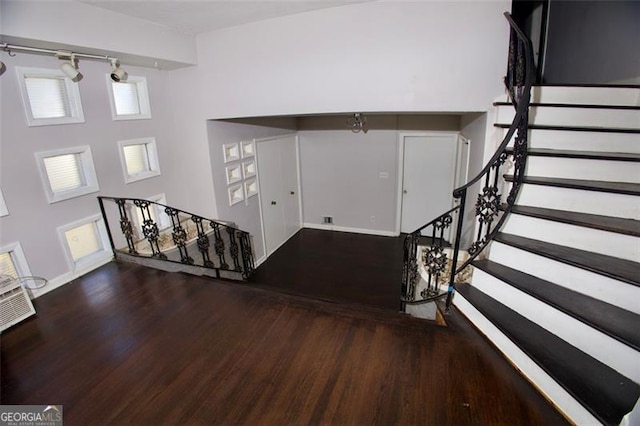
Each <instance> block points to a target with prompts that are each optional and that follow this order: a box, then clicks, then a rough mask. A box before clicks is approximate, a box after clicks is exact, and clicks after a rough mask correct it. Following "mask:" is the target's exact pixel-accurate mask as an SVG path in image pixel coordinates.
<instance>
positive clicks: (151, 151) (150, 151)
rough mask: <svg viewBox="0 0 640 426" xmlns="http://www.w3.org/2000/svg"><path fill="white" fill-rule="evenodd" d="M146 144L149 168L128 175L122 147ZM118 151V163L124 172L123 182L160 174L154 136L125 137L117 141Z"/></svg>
mask: <svg viewBox="0 0 640 426" xmlns="http://www.w3.org/2000/svg"><path fill="white" fill-rule="evenodd" d="M143 144H144V145H147V161H148V163H149V170H147V171H144V172H142V173H135V174H132V175H130V174H129V171H128V170H127V161H126V158H125V155H124V147H125V146H129V145H143ZM118 152H119V153H120V164H121V165H122V173H123V174H124V181H125V183H132V182H136V181H139V180H142V179H149V178H152V177H154V176H158V175H160V162H159V161H158V149H157V147H156V138H140V139H127V140H124V141H118Z"/></svg>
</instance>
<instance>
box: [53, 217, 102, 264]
mask: <svg viewBox="0 0 640 426" xmlns="http://www.w3.org/2000/svg"><path fill="white" fill-rule="evenodd" d="M92 222H95V223H96V226H97V229H98V238H99V240H100V244H101V245H102V250H100V251H97V252H95V253H93V254H90V255H87V256H85V257H83V258H81V259H78V260H74V259H73V255H72V254H71V249H70V248H69V245H68V244H67V238H66V236H65V232H67V231H69V230H71V229H74V228H78V227H80V226H82V225H86V224H88V223H92ZM57 230H58V237H59V239H60V244H61V245H62V249H63V251H64V255H65V257H66V258H67V263H68V264H69V267H70V268H71V271H73V272H77V271H82V270H88V269H91V268H92V267H94V266H96V265H99V264H102V263H104V262H105V261H106V260H109V259H111V258H112V257H113V252H112V250H111V243H110V242H109V234H108V233H107V227H106V226H105V224H104V219H103V218H102V216H101V215H100V214H96V215H93V216H89V217H85V218H84V219H80V220H77V221H75V222H72V223H68V224H66V225H62V226H59V227H58V228H57Z"/></svg>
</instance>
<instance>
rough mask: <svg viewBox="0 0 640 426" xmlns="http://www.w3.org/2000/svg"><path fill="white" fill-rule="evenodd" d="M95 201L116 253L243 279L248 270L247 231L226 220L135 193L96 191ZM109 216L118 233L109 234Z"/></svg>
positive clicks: (250, 251) (250, 255)
mask: <svg viewBox="0 0 640 426" xmlns="http://www.w3.org/2000/svg"><path fill="white" fill-rule="evenodd" d="M98 202H99V204H100V211H101V213H102V217H103V219H104V223H105V225H106V229H107V234H108V237H109V242H110V244H111V248H112V250H113V253H114V255H115V256H116V258H118V255H119V254H120V255H126V256H133V257H138V258H150V259H157V260H163V261H167V262H173V263H180V264H183V265H188V266H194V267H201V268H206V269H209V270H212V271H213V275H215V276H216V277H217V278H220V277H223V278H230V277H231V276H237V277H238V278H240V277H242V278H244V279H247V278H248V277H249V276H250V275H251V274H252V273H253V270H254V268H255V265H254V259H253V249H252V247H251V235H250V234H249V233H248V232H245V231H242V230H240V229H237V228H236V227H235V226H233V225H232V224H230V223H224V222H221V221H217V220H212V219H207V218H204V217H202V216H198V215H196V214H193V213H189V212H186V211H184V210H180V209H177V208H175V207H170V206H167V205H164V204H160V203H158V202H155V201H149V200H144V199H139V198H117V197H102V196H100V197H98ZM106 202H112V203H113V204H111V205H108V204H107V203H106ZM109 219H111V223H114V224H115V222H117V223H118V226H117V227H116V226H115V225H114V227H113V228H115V229H118V228H119V230H120V232H119V233H116V234H115V235H114V232H112V227H111V226H110V225H109V224H110V220H109ZM114 237H115V238H114ZM120 257H123V256H120Z"/></svg>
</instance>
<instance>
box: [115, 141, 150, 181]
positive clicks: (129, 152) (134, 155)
mask: <svg viewBox="0 0 640 426" xmlns="http://www.w3.org/2000/svg"><path fill="white" fill-rule="evenodd" d="M122 151H123V153H124V161H125V163H126V165H127V174H128V175H136V174H138V173H142V172H148V171H149V170H150V168H149V153H148V151H147V144H146V143H141V144H135V145H125V146H123V147H122Z"/></svg>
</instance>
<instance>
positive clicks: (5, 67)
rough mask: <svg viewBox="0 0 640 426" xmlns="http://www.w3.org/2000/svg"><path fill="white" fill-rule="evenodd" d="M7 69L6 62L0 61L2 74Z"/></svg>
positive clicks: (0, 73)
mask: <svg viewBox="0 0 640 426" xmlns="http://www.w3.org/2000/svg"><path fill="white" fill-rule="evenodd" d="M6 70H7V66H6V65H5V64H4V62H1V61H0V75H2V74H4V72H5V71H6Z"/></svg>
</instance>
